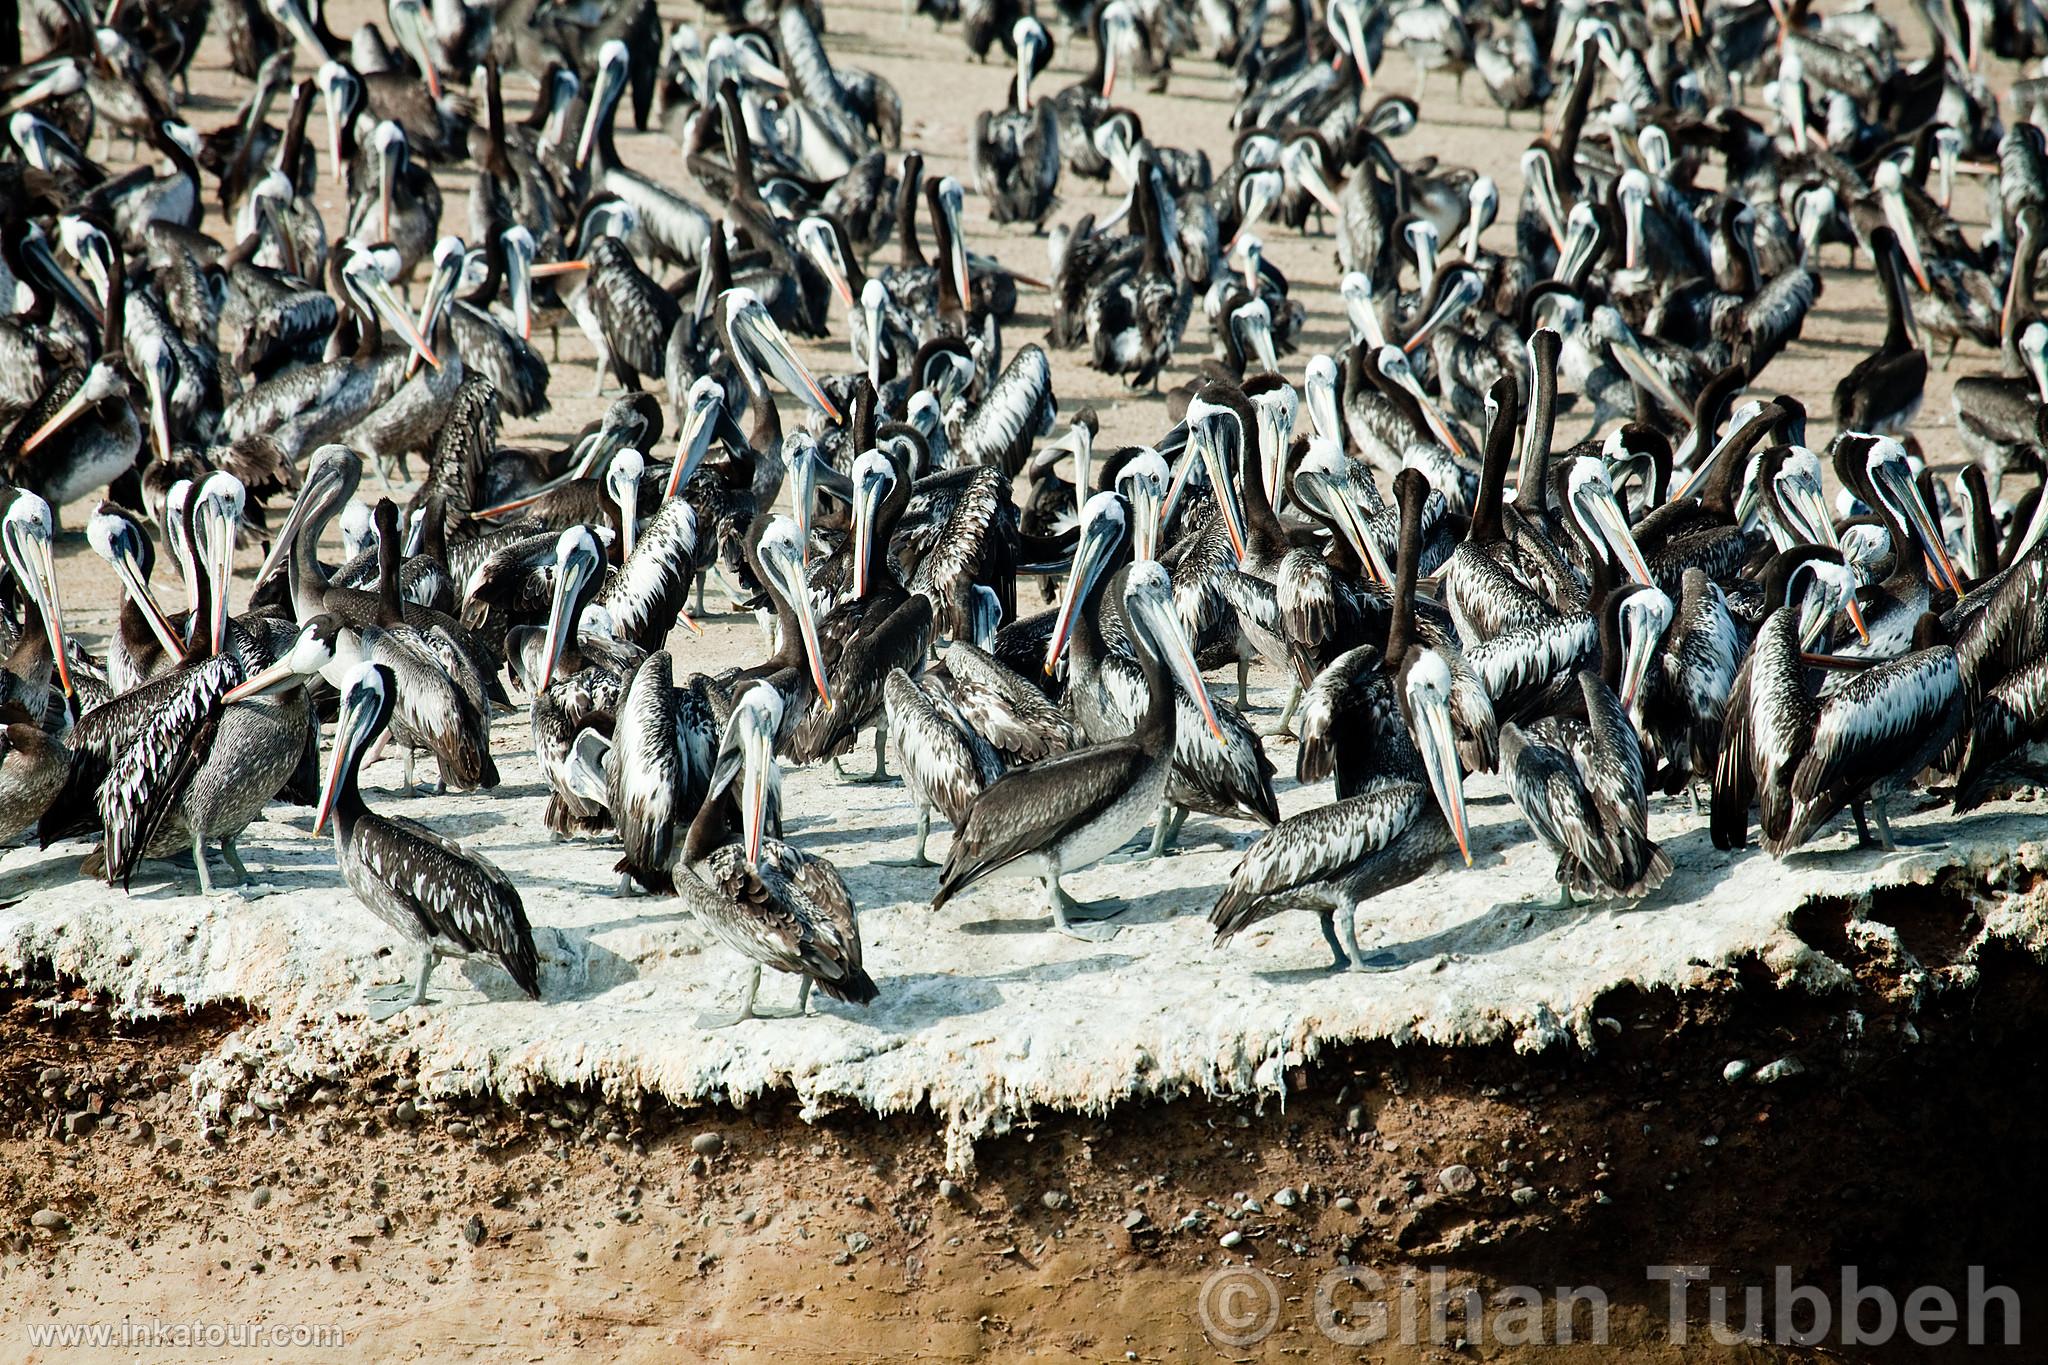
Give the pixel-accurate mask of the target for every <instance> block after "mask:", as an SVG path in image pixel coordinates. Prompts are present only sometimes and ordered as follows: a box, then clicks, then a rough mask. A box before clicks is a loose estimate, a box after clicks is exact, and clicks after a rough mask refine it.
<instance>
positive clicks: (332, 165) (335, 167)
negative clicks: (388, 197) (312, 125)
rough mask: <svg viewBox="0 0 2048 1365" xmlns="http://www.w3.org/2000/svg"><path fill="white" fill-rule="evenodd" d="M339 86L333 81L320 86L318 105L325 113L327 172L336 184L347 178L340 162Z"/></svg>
mask: <svg viewBox="0 0 2048 1365" xmlns="http://www.w3.org/2000/svg"><path fill="white" fill-rule="evenodd" d="M340 88H341V87H340V86H339V85H337V84H335V83H333V82H327V83H323V84H322V85H321V87H320V107H321V109H322V110H323V111H324V112H325V113H326V115H327V174H328V177H329V178H330V179H331V180H333V181H334V183H335V184H337V185H339V184H341V183H342V181H343V180H344V179H346V178H347V171H348V168H347V167H346V166H344V165H342V164H341V125H342V116H341V97H340V96H339V95H338V94H337V93H336V92H337V91H338V90H339V89H340Z"/></svg>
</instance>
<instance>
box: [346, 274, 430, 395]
mask: <svg viewBox="0 0 2048 1365" xmlns="http://www.w3.org/2000/svg"><path fill="white" fill-rule="evenodd" d="M360 283H361V285H362V288H363V291H364V292H365V293H366V294H368V295H369V296H370V306H371V307H372V308H374V309H376V311H377V316H379V317H381V318H383V319H384V321H385V323H386V324H387V325H389V326H390V328H391V330H392V331H394V332H397V333H398V334H399V335H400V336H402V337H404V338H405V340H406V343H407V344H408V345H410V346H411V347H412V348H413V351H414V352H415V353H416V354H417V355H418V356H419V358H420V359H422V360H424V361H426V362H427V363H428V364H429V365H432V366H433V367H434V368H435V369H437V370H438V369H440V368H441V358H440V357H439V356H437V355H435V354H434V348H433V347H432V346H429V345H428V344H427V339H426V337H424V336H422V335H421V334H420V329H419V324H418V323H416V322H415V321H414V320H413V316H412V314H411V313H410V312H408V311H407V310H406V307H405V304H404V302H403V301H402V300H401V299H400V298H399V297H398V294H397V292H396V291H395V290H393V289H392V287H391V282H390V281H388V280H386V279H385V278H384V276H383V275H382V274H381V273H379V272H378V271H376V270H369V271H366V272H364V278H363V279H362V280H361V281H360Z"/></svg>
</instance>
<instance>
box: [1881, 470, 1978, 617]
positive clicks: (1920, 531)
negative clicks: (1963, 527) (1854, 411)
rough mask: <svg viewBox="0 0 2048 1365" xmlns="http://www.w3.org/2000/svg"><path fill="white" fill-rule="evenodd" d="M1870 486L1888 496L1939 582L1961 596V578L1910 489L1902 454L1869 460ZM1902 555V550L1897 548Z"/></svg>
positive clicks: (1929, 515) (1928, 514) (1931, 519)
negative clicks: (1938, 575)
mask: <svg viewBox="0 0 2048 1365" xmlns="http://www.w3.org/2000/svg"><path fill="white" fill-rule="evenodd" d="M1869 468H1870V475H1871V481H1872V482H1873V483H1877V484H1881V485H1882V487H1883V489H1884V491H1885V492H1886V493H1888V494H1890V495H1891V501H1892V504H1893V506H1894V508H1895V509H1896V510H1898V511H1901V512H1904V513H1905V514H1906V521H1907V522H1908V523H1909V524H1910V525H1911V526H1912V528H1913V534H1915V535H1916V536H1918V537H1919V538H1920V543H1921V544H1922V545H1924V546H1925V547H1926V548H1927V555H1928V557H1929V558H1930V559H1932V560H1933V561H1934V562H1935V564H1936V565H1937V566H1938V567H1939V568H1940V570H1941V578H1942V582H1943V583H1945V584H1946V585H1947V586H1948V589H1949V591H1951V592H1953V593H1954V594H1955V595H1956V596H1957V597H1961V596H1962V595H1963V584H1962V579H1961V577H1960V576H1959V575H1958V574H1957V573H1956V566H1955V561H1954V560H1952V559H1950V558H1949V554H1948V545H1947V544H1946V542H1944V541H1943V540H1942V538H1941V528H1940V527H1938V526H1936V525H1935V524H1934V516H1933V514H1932V513H1931V512H1929V511H1928V510H1927V503H1926V502H1925V501H1924V500H1923V499H1922V498H1921V496H1920V490H1919V489H1918V488H1915V487H1914V486H1913V479H1912V475H1911V473H1910V472H1909V469H1908V466H1907V464H1906V460H1905V456H1904V455H1894V456H1893V457H1892V458H1890V459H1878V460H1873V461H1871V463H1870V466H1869ZM1898 548H1899V550H1900V551H1901V553H1905V552H1906V550H1905V547H1904V546H1900V547H1898Z"/></svg>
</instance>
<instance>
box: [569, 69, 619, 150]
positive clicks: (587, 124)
mask: <svg viewBox="0 0 2048 1365" xmlns="http://www.w3.org/2000/svg"><path fill="white" fill-rule="evenodd" d="M619 70H620V68H619V67H618V66H616V65H615V64H613V63H610V62H605V61H600V62H599V63H598V68H597V82H596V88H595V89H593V90H592V91H591V92H590V104H589V106H588V107H587V108H585V109H584V111H583V131H582V132H580V133H579V134H577V137H576V169H577V170H579V171H580V170H582V169H584V168H585V167H586V166H588V165H589V164H590V150H591V148H592V147H593V146H594V145H596V142H597V125H598V124H599V123H600V122H602V121H603V119H604V113H605V105H606V104H608V103H609V102H610V101H611V98H612V87H613V86H614V85H616V84H617V83H618V79H619V78H618V75H617V73H618V71H619Z"/></svg>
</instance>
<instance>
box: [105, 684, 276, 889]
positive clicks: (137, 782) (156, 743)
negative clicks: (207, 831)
mask: <svg viewBox="0 0 2048 1365" xmlns="http://www.w3.org/2000/svg"><path fill="white" fill-rule="evenodd" d="M171 676H176V677H179V678H180V680H181V683H182V685H181V686H179V687H176V688H172V689H168V690H167V691H168V695H166V696H165V697H164V698H163V699H162V704H161V705H160V706H158V707H156V708H155V709H153V710H151V711H149V712H148V713H147V714H146V715H145V716H144V718H143V719H142V723H141V725H140V727H139V728H138V729H137V730H136V731H135V732H134V733H133V735H132V736H131V737H130V738H129V739H128V741H127V742H126V743H125V744H124V745H122V746H121V747H120V748H119V749H118V750H117V751H116V752H115V754H114V756H113V762H112V764H111V765H110V766H109V767H108V769H107V777H106V780H105V781H104V782H102V783H101V784H100V789H99V809H100V823H101V824H102V826H103V827H104V828H105V830H106V838H107V848H106V857H107V884H108V885H110V886H111V885H112V884H113V883H114V882H115V881H116V880H118V881H119V882H120V883H121V885H122V886H124V887H125V886H126V885H127V884H128V879H129V878H130V877H131V876H133V875H134V872H135V865H136V864H137V863H139V862H141V861H142V855H143V850H144V849H146V848H148V847H149V845H150V843H151V842H152V841H154V839H155V838H156V836H157V834H158V833H159V832H160V831H161V830H162V829H163V827H164V822H165V821H166V820H168V819H169V818H170V817H171V815H172V814H173V813H174V812H175V811H176V810H177V808H178V802H179V798H181V797H182V796H183V795H184V794H185V788H186V787H187V786H189V785H190V784H191V781H192V776H193V774H194V773H196V772H198V771H199V767H200V765H201V764H202V763H204V762H205V761H206V756H207V753H208V751H210V750H211V749H212V747H213V733H214V730H215V728H216V727H217V726H218V725H219V723H220V712H221V705H222V703H221V698H222V697H223V696H225V695H226V693H227V691H228V689H229V688H231V687H233V686H234V685H235V684H236V683H238V682H240V681H241V680H242V666H241V664H240V663H238V662H237V661H236V660H235V659H234V657H233V656H231V655H216V656H215V657H213V658H211V659H208V660H206V661H205V662H204V663H202V664H199V665H197V666H196V667H194V668H192V669H190V670H187V671H183V672H181V673H180V674H176V675H171Z"/></svg>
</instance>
